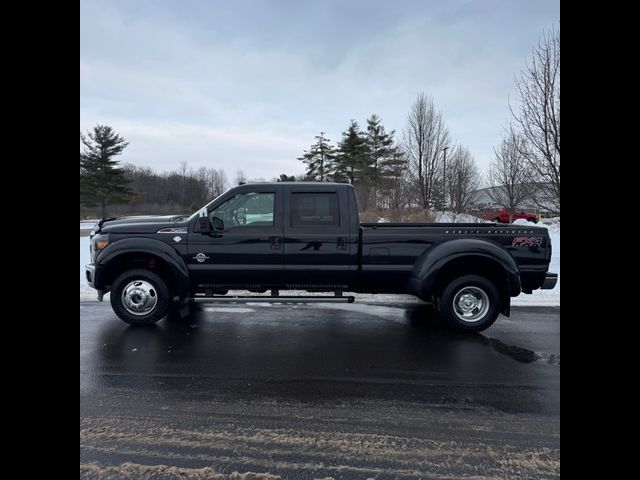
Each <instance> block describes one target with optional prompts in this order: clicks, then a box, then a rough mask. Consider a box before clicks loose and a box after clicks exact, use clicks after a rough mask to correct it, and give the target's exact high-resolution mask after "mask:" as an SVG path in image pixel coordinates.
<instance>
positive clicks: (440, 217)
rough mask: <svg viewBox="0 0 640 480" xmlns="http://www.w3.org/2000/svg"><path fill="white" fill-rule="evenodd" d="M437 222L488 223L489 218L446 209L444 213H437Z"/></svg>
mask: <svg viewBox="0 0 640 480" xmlns="http://www.w3.org/2000/svg"><path fill="white" fill-rule="evenodd" d="M435 220H436V223H488V222H489V221H488V220H483V219H481V218H478V217H474V216H473V215H469V214H468V213H454V212H449V211H446V212H444V213H436V215H435Z"/></svg>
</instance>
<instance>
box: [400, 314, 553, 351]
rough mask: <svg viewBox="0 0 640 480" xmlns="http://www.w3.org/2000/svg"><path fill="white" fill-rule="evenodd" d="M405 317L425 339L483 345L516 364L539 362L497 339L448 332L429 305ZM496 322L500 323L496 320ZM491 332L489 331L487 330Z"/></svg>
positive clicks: (524, 349)
mask: <svg viewBox="0 0 640 480" xmlns="http://www.w3.org/2000/svg"><path fill="white" fill-rule="evenodd" d="M406 317H407V320H408V323H409V325H410V326H411V327H412V328H413V329H416V330H417V331H418V332H419V333H418V334H419V335H424V336H425V337H428V336H433V335H438V336H442V337H444V338H449V339H457V340H460V341H466V342H471V343H476V344H478V345H485V346H488V347H491V348H492V349H493V350H494V351H496V352H498V353H500V354H501V355H505V356H507V357H509V358H511V359H513V360H515V361H517V362H521V363H531V362H535V361H536V360H539V359H540V357H539V356H538V355H537V354H536V353H535V352H534V351H532V350H529V349H526V348H522V347H519V346H517V345H508V344H506V343H504V342H503V341H501V340H498V339H497V338H491V337H490V336H488V335H486V334H484V333H464V332H451V331H448V330H447V329H446V328H445V327H444V326H443V325H442V323H441V321H440V319H439V318H438V316H437V314H436V312H435V311H434V309H433V307H432V306H431V305H418V306H416V307H414V308H411V309H409V310H407V313H406ZM497 321H500V319H499V318H498V320H497ZM487 332H489V333H490V332H491V330H490V329H489V330H487Z"/></svg>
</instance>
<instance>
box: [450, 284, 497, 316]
mask: <svg viewBox="0 0 640 480" xmlns="http://www.w3.org/2000/svg"><path fill="white" fill-rule="evenodd" d="M453 311H454V312H455V314H456V316H457V317H458V318H459V319H460V320H462V321H463V322H468V323H475V322H479V321H480V320H482V319H483V318H484V316H485V315H486V314H487V312H488V311H489V296H488V295H487V294H486V292H485V291H484V290H482V289H481V288H478V287H464V288H462V289H461V290H460V291H459V292H458V293H456V295H455V297H453Z"/></svg>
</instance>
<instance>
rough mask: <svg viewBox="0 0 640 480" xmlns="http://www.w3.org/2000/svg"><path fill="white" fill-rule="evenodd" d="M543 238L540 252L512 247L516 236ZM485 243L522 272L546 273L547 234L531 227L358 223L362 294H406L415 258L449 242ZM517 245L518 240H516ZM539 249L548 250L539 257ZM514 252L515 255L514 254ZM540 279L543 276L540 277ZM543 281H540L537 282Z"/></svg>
mask: <svg viewBox="0 0 640 480" xmlns="http://www.w3.org/2000/svg"><path fill="white" fill-rule="evenodd" d="M536 234H537V235H538V236H540V237H542V241H541V243H540V246H539V249H534V250H532V251H530V250H529V249H523V248H520V246H519V245H517V244H516V245H514V240H515V239H517V238H518V237H526V238H528V236H532V235H536ZM463 239H468V240H478V239H481V240H485V241H489V242H491V243H494V244H496V245H500V246H501V247H503V248H504V249H505V250H506V251H507V252H508V253H509V254H510V255H511V256H512V257H513V258H514V259H515V261H516V263H517V264H518V266H519V267H520V268H521V269H523V270H529V271H537V270H540V272H541V273H543V272H544V271H546V268H547V265H548V258H550V257H551V253H550V250H549V249H548V244H549V235H548V232H547V230H546V229H545V228H543V227H538V226H534V225H532V226H531V227H529V226H522V225H517V226H516V225H502V224H497V223H361V224H360V245H361V252H360V255H361V260H360V265H361V274H360V278H359V280H360V281H359V282H358V286H359V289H358V290H361V291H378V290H379V291H382V289H384V290H385V291H389V290H390V289H392V290H395V291H397V292H399V293H402V292H405V291H406V286H407V280H408V278H409V275H410V273H411V271H412V269H413V267H414V264H415V263H416V259H417V258H418V257H419V256H420V255H423V254H425V253H426V252H428V251H429V250H430V249H431V248H433V247H434V246H436V245H438V244H440V243H443V242H446V241H450V240H463ZM516 243H517V241H516ZM539 250H543V251H544V250H548V252H545V255H540V252H539ZM516 252H517V255H514V254H515V253H516ZM541 278H542V277H541ZM540 281H542V280H540Z"/></svg>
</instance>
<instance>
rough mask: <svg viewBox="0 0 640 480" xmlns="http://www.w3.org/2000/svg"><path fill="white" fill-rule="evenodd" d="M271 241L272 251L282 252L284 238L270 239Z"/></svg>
mask: <svg viewBox="0 0 640 480" xmlns="http://www.w3.org/2000/svg"><path fill="white" fill-rule="evenodd" d="M269 240H271V250H280V248H282V238H280V237H269Z"/></svg>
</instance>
